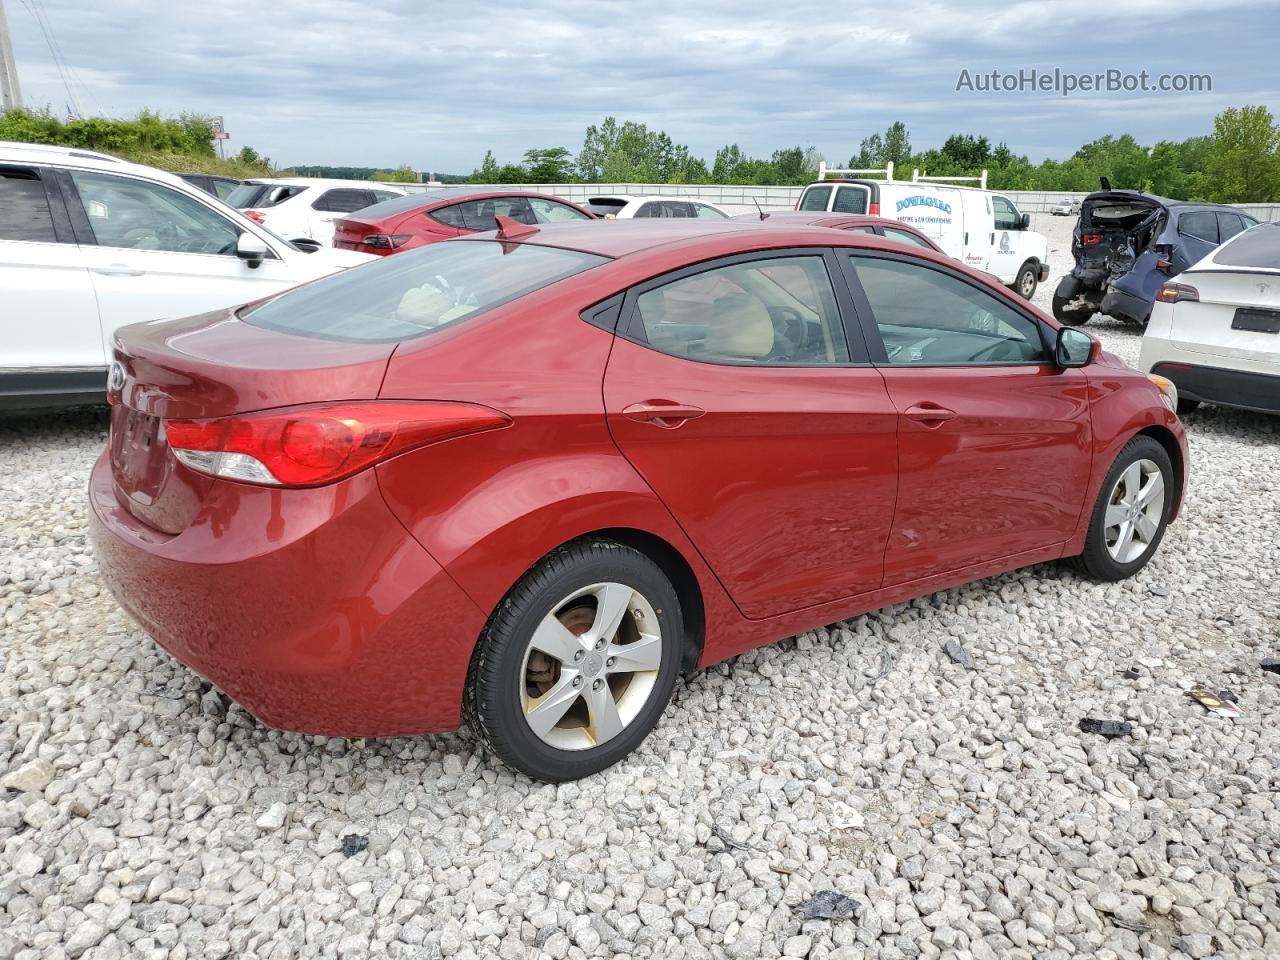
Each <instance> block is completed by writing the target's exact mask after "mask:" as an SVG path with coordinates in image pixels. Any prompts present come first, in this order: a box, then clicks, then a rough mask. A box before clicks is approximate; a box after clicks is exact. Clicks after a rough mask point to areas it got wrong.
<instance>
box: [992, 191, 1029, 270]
mask: <svg viewBox="0 0 1280 960" xmlns="http://www.w3.org/2000/svg"><path fill="white" fill-rule="evenodd" d="M991 214H992V225H991V231H990V233H989V234H988V235H987V236H986V237H984V238H983V239H984V240H985V241H987V242H988V243H989V244H990V252H989V254H988V255H987V266H986V267H985V268H984V269H985V270H986V271H987V272H988V273H991V274H994V275H995V276H997V277H999V278H1000V279H1001V280H1002V281H1003V282H1004V283H1012V282H1013V281H1014V279H1015V278H1016V277H1017V275H1018V270H1019V268H1021V266H1022V262H1023V261H1024V260H1025V259H1026V257H1025V256H1024V253H1023V249H1022V215H1021V214H1020V213H1018V208H1017V207H1015V206H1014V205H1013V204H1012V203H1010V202H1009V199H1008V198H1007V197H1002V196H1000V195H999V194H994V195H992V197H991Z"/></svg>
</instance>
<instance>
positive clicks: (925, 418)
mask: <svg viewBox="0 0 1280 960" xmlns="http://www.w3.org/2000/svg"><path fill="white" fill-rule="evenodd" d="M902 415H903V416H904V417H906V418H907V419H908V420H914V421H916V423H922V424H924V425H925V426H926V427H940V426H942V425H943V424H944V423H946V422H947V421H948V420H954V419H955V417H956V412H955V411H954V410H948V409H947V408H946V407H944V406H941V405H939V404H936V403H930V402H929V401H927V400H926V401H925V402H924V403H917V404H915V405H913V406H910V407H907V409H906V410H904V411H902Z"/></svg>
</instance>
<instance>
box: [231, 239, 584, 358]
mask: <svg viewBox="0 0 1280 960" xmlns="http://www.w3.org/2000/svg"><path fill="white" fill-rule="evenodd" d="M606 260H607V258H606V257H598V256H595V255H593V254H589V253H581V252H579V251H577V250H561V249H559V248H556V247H540V246H534V245H532V244H513V243H507V244H503V243H499V242H497V241H495V240H481V241H473V240H453V241H447V242H444V243H433V244H431V245H430V246H427V247H421V248H419V249H417V250H410V251H408V252H405V253H398V254H396V255H395V256H394V257H384V258H383V259H381V260H378V261H377V262H374V263H368V264H364V265H363V266H360V267H356V268H353V269H350V270H346V271H344V272H342V273H336V274H334V275H333V276H330V277H325V278H324V279H323V280H317V281H316V282H315V283H309V284H307V285H305V286H302V287H297V288H295V289H294V290H292V291H289V292H287V293H284V294H281V295H280V296H278V297H276V298H275V299H274V300H269V301H267V302H266V303H263V304H260V305H259V306H257V307H253V308H249V309H246V310H244V311H242V312H241V314H240V319H242V320H244V321H245V322H246V323H251V324H253V325H254V326H258V327H266V328H268V329H271V330H279V331H281V332H283V333H292V334H298V335H301V336H305V337H320V338H322V339H328V340H347V341H353V342H357V343H384V342H388V341H394V340H407V339H409V338H411V337H420V336H422V335H424V334H427V333H431V332H433V331H435V330H439V329H441V328H442V327H445V326H448V325H450V324H453V323H457V322H459V321H461V320H463V319H465V318H466V317H470V316H473V315H474V314H477V313H480V312H481V311H484V310H488V309H490V308H492V307H496V306H498V305H499V304H502V303H506V302H507V301H509V300H514V299H516V298H517V297H522V296H524V295H525V294H528V293H532V292H533V291H534V290H537V289H539V288H541V287H545V286H548V285H550V284H552V283H555V282H556V281H557V280H562V279H564V278H565V277H569V276H572V275H573V274H575V273H581V272H582V271H583V270H587V269H590V268H591V267H594V266H597V265H598V264H601V263H604V262H606Z"/></svg>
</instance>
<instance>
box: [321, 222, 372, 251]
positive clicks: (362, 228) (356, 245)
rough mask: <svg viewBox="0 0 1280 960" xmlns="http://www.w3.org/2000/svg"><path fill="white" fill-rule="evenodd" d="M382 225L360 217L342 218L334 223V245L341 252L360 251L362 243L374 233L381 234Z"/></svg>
mask: <svg viewBox="0 0 1280 960" xmlns="http://www.w3.org/2000/svg"><path fill="white" fill-rule="evenodd" d="M381 232H382V225H381V224H378V223H370V222H369V221H368V220H361V219H359V218H358V217H342V218H340V219H338V220H335V221H333V245H334V246H335V247H337V248H338V249H339V250H360V249H361V248H360V241H361V240H363V239H364V238H365V237H367V236H369V235H370V234H373V233H381Z"/></svg>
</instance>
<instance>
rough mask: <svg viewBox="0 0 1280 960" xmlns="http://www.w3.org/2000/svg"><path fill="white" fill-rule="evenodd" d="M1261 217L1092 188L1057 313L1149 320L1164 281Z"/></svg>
mask: <svg viewBox="0 0 1280 960" xmlns="http://www.w3.org/2000/svg"><path fill="white" fill-rule="evenodd" d="M1104 186H1105V184H1104ZM1257 222H1258V221H1257V220H1255V219H1254V218H1253V217H1251V216H1249V215H1248V214H1246V213H1241V212H1240V211H1239V210H1237V209H1235V208H1234V207H1229V206H1225V205H1223V204H1216V203H1190V202H1184V201H1180V200H1167V199H1165V198H1164V197H1157V196H1153V195H1151V194H1149V193H1140V192H1138V191H1137V190H1110V189H1103V190H1101V191H1099V192H1097V193H1091V194H1089V196H1087V197H1085V199H1084V202H1083V203H1082V204H1081V205H1080V219H1079V220H1078V221H1077V222H1076V228H1075V230H1074V231H1073V233H1072V237H1071V255H1072V257H1073V258H1074V259H1075V268H1074V269H1073V270H1072V271H1071V272H1070V273H1069V274H1067V275H1066V276H1065V277H1063V278H1062V281H1061V282H1060V283H1059V284H1058V289H1057V291H1055V293H1054V295H1053V315H1054V316H1055V317H1056V318H1057V319H1058V321H1059V322H1060V323H1067V324H1071V325H1073V326H1078V325H1080V324H1082V323H1085V322H1087V321H1088V320H1089V318H1090V317H1092V316H1093V315H1094V314H1095V313H1101V314H1104V315H1105V316H1108V317H1114V318H1115V319H1117V320H1123V321H1126V322H1129V323H1136V324H1140V325H1142V326H1145V325H1146V323H1147V318H1148V317H1149V316H1150V315H1151V305H1152V304H1153V303H1154V302H1155V298H1156V294H1157V293H1158V292H1159V291H1160V286H1161V284H1163V283H1164V282H1165V281H1166V280H1168V279H1169V278H1170V277H1173V276H1176V275H1177V274H1179V273H1181V272H1182V271H1183V270H1185V269H1187V267H1189V266H1191V265H1192V264H1193V263H1195V262H1196V261H1198V260H1200V259H1202V258H1203V257H1204V256H1206V255H1207V254H1208V253H1209V251H1210V250H1212V249H1213V248H1214V247H1216V246H1217V245H1218V244H1220V243H1223V242H1225V241H1227V240H1229V239H1231V238H1232V237H1234V236H1235V235H1236V234H1237V233H1239V232H1240V231H1241V230H1247V229H1248V228H1249V227H1251V226H1253V225H1254V224H1256V223H1257Z"/></svg>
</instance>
